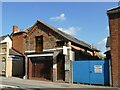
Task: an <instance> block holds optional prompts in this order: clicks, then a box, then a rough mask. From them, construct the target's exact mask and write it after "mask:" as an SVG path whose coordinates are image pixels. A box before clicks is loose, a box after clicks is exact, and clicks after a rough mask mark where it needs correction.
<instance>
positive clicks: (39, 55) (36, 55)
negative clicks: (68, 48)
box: [27, 53, 53, 57]
mask: <svg viewBox="0 0 120 90" xmlns="http://www.w3.org/2000/svg"><path fill="white" fill-rule="evenodd" d="M44 56H53V54H52V53H51V54H34V55H27V57H44Z"/></svg>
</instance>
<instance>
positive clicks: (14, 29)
mask: <svg viewBox="0 0 120 90" xmlns="http://www.w3.org/2000/svg"><path fill="white" fill-rule="evenodd" d="M16 32H18V26H17V25H14V26H13V33H16Z"/></svg>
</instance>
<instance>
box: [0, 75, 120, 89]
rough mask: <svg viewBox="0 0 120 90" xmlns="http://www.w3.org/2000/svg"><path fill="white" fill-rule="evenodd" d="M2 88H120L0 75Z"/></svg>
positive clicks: (0, 86)
mask: <svg viewBox="0 0 120 90" xmlns="http://www.w3.org/2000/svg"><path fill="white" fill-rule="evenodd" d="M0 80H1V82H0V88H1V90H44V89H52V90H53V89H55V90H56V89H62V90H64V89H71V90H73V88H74V89H78V90H88V89H89V90H120V88H115V87H109V86H98V85H84V84H72V83H58V82H51V81H40V80H28V79H22V78H17V77H8V78H6V77H0Z"/></svg>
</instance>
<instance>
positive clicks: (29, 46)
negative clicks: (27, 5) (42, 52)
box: [25, 25, 63, 51]
mask: <svg viewBox="0 0 120 90" xmlns="http://www.w3.org/2000/svg"><path fill="white" fill-rule="evenodd" d="M36 36H43V49H51V48H55V47H56V46H57V45H56V41H57V40H60V39H61V40H62V39H63V38H62V37H60V36H59V35H57V34H56V33H54V32H53V31H52V30H50V29H48V28H46V27H45V26H42V25H39V26H38V28H36V30H34V31H33V32H32V33H31V34H30V35H29V34H28V37H27V38H26V40H25V50H26V51H28V50H35V44H36V42H35V37H36Z"/></svg>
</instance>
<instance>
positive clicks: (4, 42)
mask: <svg viewBox="0 0 120 90" xmlns="http://www.w3.org/2000/svg"><path fill="white" fill-rule="evenodd" d="M23 62H24V60H23V55H22V54H20V53H19V52H18V51H16V50H15V49H13V48H12V40H11V38H10V36H9V35H4V36H1V37H0V66H1V68H0V69H1V70H0V75H2V76H6V77H12V76H19V77H20V76H21V77H22V76H24V64H23Z"/></svg>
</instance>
